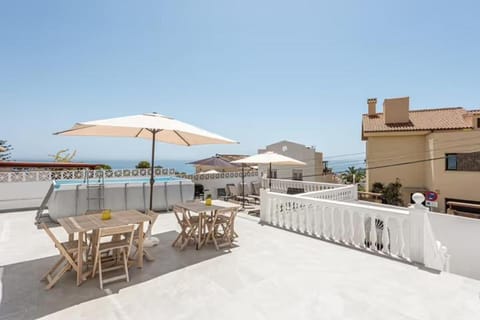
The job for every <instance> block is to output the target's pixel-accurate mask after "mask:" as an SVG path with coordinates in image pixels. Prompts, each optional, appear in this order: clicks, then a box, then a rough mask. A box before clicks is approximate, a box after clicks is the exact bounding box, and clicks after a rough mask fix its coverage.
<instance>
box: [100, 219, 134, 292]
mask: <svg viewBox="0 0 480 320" xmlns="http://www.w3.org/2000/svg"><path fill="white" fill-rule="evenodd" d="M134 227H135V226H134V225H127V226H119V227H109V228H101V229H99V230H98V239H97V240H95V243H96V247H95V258H94V261H93V270H92V278H93V277H94V276H95V274H96V272H97V265H98V275H99V281H100V289H103V285H104V284H106V283H110V282H113V281H117V280H123V279H125V280H126V281H127V282H129V281H130V278H129V275H128V255H129V254H130V247H131V246H132V241H133V232H134ZM121 236H123V238H122V237H121ZM106 237H109V238H111V239H110V241H107V242H102V238H106ZM105 253H106V254H107V255H106V256H105V255H104V256H103V257H102V254H105ZM110 253H112V254H110ZM118 256H120V258H121V259H122V260H123V263H122V264H118V261H117V259H116V258H117V257H118ZM106 259H108V260H110V262H113V265H109V266H108V267H106V268H104V267H103V266H102V263H105V262H106ZM122 268H123V269H124V272H125V273H124V274H123V275H119V276H114V277H111V278H106V279H104V278H103V272H109V271H113V270H119V269H122Z"/></svg>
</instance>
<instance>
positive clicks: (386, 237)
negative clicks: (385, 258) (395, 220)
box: [382, 217, 390, 254]
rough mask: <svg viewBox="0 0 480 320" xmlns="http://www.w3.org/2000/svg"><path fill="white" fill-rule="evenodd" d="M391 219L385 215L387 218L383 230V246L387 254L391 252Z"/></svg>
mask: <svg viewBox="0 0 480 320" xmlns="http://www.w3.org/2000/svg"><path fill="white" fill-rule="evenodd" d="M389 221H390V219H389V218H388V217H385V219H384V220H383V231H382V245H383V248H382V251H383V252H384V253H386V254H389V253H390V236H389V234H388V230H389V228H388V227H389V223H388V222H389Z"/></svg>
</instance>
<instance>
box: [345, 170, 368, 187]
mask: <svg viewBox="0 0 480 320" xmlns="http://www.w3.org/2000/svg"><path fill="white" fill-rule="evenodd" d="M341 177H342V180H343V182H344V183H350V184H351V183H354V182H355V183H357V182H359V181H362V180H363V179H364V178H365V170H364V169H361V168H355V167H353V166H352V167H348V169H347V171H346V172H344V173H342V175H341ZM354 177H355V181H353V178H354Z"/></svg>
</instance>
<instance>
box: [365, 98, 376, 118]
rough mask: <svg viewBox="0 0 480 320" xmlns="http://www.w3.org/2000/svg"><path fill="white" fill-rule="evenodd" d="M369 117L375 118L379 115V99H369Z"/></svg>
mask: <svg viewBox="0 0 480 320" xmlns="http://www.w3.org/2000/svg"><path fill="white" fill-rule="evenodd" d="M367 104H368V115H369V116H374V115H376V114H377V98H370V99H367Z"/></svg>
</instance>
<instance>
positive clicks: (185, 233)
mask: <svg viewBox="0 0 480 320" xmlns="http://www.w3.org/2000/svg"><path fill="white" fill-rule="evenodd" d="M173 212H174V214H175V217H176V218H177V221H178V224H179V225H180V229H181V230H180V233H179V235H178V236H177V238H176V239H175V241H173V243H172V247H175V246H176V245H177V244H178V243H180V250H183V249H185V247H186V246H187V244H188V242H189V241H190V240H193V241H194V243H197V239H196V232H197V231H198V223H199V219H200V217H198V216H194V217H192V216H190V214H189V212H188V211H187V210H185V209H184V208H180V207H177V206H175V207H174V208H173Z"/></svg>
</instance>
